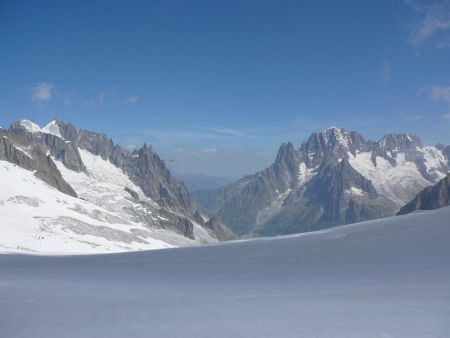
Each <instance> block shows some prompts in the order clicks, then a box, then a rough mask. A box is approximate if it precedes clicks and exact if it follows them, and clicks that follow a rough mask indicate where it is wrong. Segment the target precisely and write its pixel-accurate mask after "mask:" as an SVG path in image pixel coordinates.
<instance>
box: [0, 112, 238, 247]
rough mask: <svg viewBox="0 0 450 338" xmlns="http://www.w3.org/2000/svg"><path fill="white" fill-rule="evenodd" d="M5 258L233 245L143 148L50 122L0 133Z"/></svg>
mask: <svg viewBox="0 0 450 338" xmlns="http://www.w3.org/2000/svg"><path fill="white" fill-rule="evenodd" d="M0 183H1V184H0V186H1V189H0V251H5V250H6V251H29V252H32V251H47V252H109V251H125V250H141V249H152V248H163V247H171V246H183V245H195V244H198V243H204V242H213V241H217V240H222V239H229V238H234V236H233V234H232V232H231V231H230V230H229V229H227V228H226V227H225V226H223V224H221V223H220V221H219V220H218V219H217V218H216V217H213V218H210V217H209V216H208V215H206V214H204V213H200V212H199V210H198V209H197V207H196V204H195V203H194V202H193V201H192V199H191V197H190V195H189V193H188V191H187V189H186V187H185V186H184V184H183V183H182V182H180V181H178V180H177V179H175V178H173V176H172V175H171V173H170V172H169V170H168V169H167V168H166V166H165V164H164V162H163V161H162V160H161V159H160V158H159V156H158V155H157V154H156V153H155V152H154V151H153V150H152V148H151V147H150V146H147V145H145V144H144V146H142V147H141V148H140V149H137V150H133V151H127V150H124V149H122V148H121V147H120V146H118V145H116V144H114V143H113V142H112V141H111V140H110V139H109V138H108V137H107V136H106V135H104V134H100V133H96V132H91V131H87V130H81V129H77V128H76V127H75V126H73V125H72V124H70V123H64V122H62V121H59V120H54V121H51V122H50V123H49V124H48V125H46V126H45V127H43V128H40V127H39V126H38V125H36V124H35V123H33V122H32V121H28V120H23V121H20V122H14V123H13V124H12V125H11V126H10V128H8V129H2V128H0Z"/></svg>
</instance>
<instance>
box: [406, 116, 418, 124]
mask: <svg viewBox="0 0 450 338" xmlns="http://www.w3.org/2000/svg"><path fill="white" fill-rule="evenodd" d="M421 118H422V116H420V115H414V116H407V117H405V118H404V119H403V122H404V123H413V122H417V121H419V120H420V119H421Z"/></svg>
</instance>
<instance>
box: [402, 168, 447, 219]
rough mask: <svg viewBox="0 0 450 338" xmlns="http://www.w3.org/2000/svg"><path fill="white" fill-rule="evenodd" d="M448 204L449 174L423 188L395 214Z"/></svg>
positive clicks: (430, 208)
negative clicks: (430, 185)
mask: <svg viewBox="0 0 450 338" xmlns="http://www.w3.org/2000/svg"><path fill="white" fill-rule="evenodd" d="M447 205H450V174H447V176H446V177H444V178H443V179H442V180H440V181H439V182H438V183H436V185H434V186H432V187H428V188H425V190H423V191H422V192H421V193H419V194H418V195H417V196H416V197H415V198H414V199H413V200H412V201H411V202H409V203H408V204H406V205H405V206H403V207H402V208H401V209H400V211H399V212H398V214H397V215H405V214H409V213H411V212H413V211H417V210H433V209H438V208H442V207H445V206H447Z"/></svg>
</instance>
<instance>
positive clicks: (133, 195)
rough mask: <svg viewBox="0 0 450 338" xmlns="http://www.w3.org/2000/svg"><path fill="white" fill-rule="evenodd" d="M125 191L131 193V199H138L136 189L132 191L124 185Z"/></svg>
mask: <svg viewBox="0 0 450 338" xmlns="http://www.w3.org/2000/svg"><path fill="white" fill-rule="evenodd" d="M125 191H126V192H127V193H129V194H130V195H131V197H133V199H135V200H139V195H138V193H137V192H136V191H134V190H133V189H130V188H128V187H125Z"/></svg>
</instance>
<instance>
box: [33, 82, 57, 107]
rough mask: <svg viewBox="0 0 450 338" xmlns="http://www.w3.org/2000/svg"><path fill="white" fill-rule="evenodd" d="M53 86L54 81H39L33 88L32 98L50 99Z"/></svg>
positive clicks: (35, 99)
mask: <svg viewBox="0 0 450 338" xmlns="http://www.w3.org/2000/svg"><path fill="white" fill-rule="evenodd" d="M53 88H54V85H53V83H49V82H39V83H38V84H37V85H36V86H34V87H33V88H31V98H32V99H33V100H34V101H41V102H45V101H49V100H50V99H51V98H52V92H53Z"/></svg>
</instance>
